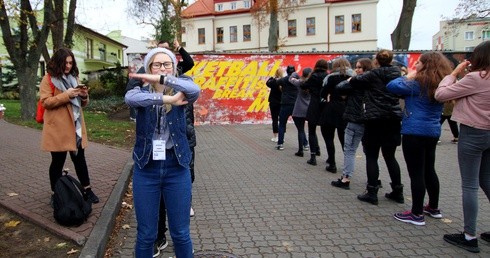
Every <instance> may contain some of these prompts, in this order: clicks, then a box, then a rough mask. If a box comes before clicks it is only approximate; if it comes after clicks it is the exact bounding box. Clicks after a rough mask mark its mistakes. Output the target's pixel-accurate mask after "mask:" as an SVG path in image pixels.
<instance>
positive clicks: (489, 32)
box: [481, 30, 490, 41]
mask: <svg viewBox="0 0 490 258" xmlns="http://www.w3.org/2000/svg"><path fill="white" fill-rule="evenodd" d="M481 38H482V39H483V41H485V40H488V39H490V30H484V31H482V32H481Z"/></svg>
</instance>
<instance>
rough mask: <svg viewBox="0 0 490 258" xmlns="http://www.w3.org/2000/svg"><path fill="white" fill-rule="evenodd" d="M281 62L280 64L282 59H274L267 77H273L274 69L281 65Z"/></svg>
mask: <svg viewBox="0 0 490 258" xmlns="http://www.w3.org/2000/svg"><path fill="white" fill-rule="evenodd" d="M281 64H282V60H279V61H275V62H274V66H273V67H272V69H271V71H270V73H269V76H268V77H274V75H275V74H276V70H277V69H279V68H280V67H281Z"/></svg>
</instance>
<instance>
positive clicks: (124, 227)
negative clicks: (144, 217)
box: [122, 224, 131, 229]
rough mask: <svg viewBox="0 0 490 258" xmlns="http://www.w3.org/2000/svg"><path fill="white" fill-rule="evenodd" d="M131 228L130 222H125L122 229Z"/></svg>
mask: <svg viewBox="0 0 490 258" xmlns="http://www.w3.org/2000/svg"><path fill="white" fill-rule="evenodd" d="M130 228H131V226H130V225H129V224H124V225H123V226H122V229H130Z"/></svg>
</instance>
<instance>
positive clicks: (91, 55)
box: [85, 39, 94, 59]
mask: <svg viewBox="0 0 490 258" xmlns="http://www.w3.org/2000/svg"><path fill="white" fill-rule="evenodd" d="M86 44H87V45H86V47H85V48H86V49H87V52H86V53H85V57H86V58H87V59H93V58H94V52H93V50H92V49H94V42H93V41H92V39H87V41H86Z"/></svg>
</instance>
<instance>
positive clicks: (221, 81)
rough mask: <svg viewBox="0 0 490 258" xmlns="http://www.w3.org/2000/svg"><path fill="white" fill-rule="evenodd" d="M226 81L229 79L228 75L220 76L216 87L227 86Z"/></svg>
mask: <svg viewBox="0 0 490 258" xmlns="http://www.w3.org/2000/svg"><path fill="white" fill-rule="evenodd" d="M226 81H228V77H220V78H219V79H218V83H216V89H219V88H221V86H225V85H226Z"/></svg>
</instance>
